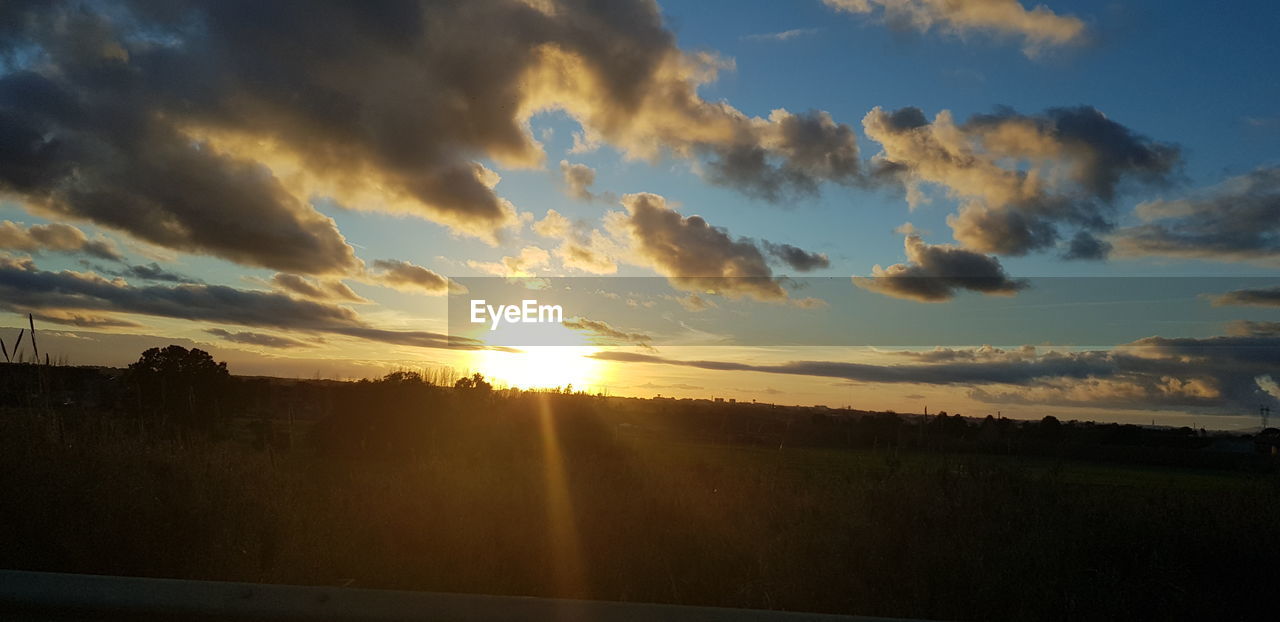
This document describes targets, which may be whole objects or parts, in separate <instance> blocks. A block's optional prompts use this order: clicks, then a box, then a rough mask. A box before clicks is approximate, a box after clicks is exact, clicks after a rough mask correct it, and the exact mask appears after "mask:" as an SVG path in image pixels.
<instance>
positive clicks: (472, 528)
mask: <svg viewBox="0 0 1280 622" xmlns="http://www.w3.org/2000/svg"><path fill="white" fill-rule="evenodd" d="M179 350H181V348H179V349H178V350H173V349H172V348H169V349H165V350H161V351H148V353H146V354H144V355H143V357H142V359H141V360H140V361H139V363H138V365H137V366H136V367H133V366H131V368H130V370H128V371H127V372H125V373H123V374H116V373H113V372H109V371H104V370H88V371H86V370H83V369H80V370H77V368H57V367H53V368H46V372H45V373H46V375H47V376H48V379H47V381H46V385H47V387H48V388H47V389H46V390H47V391H50V392H52V393H53V394H54V395H56V396H58V397H57V398H56V399H48V400H44V401H36V402H32V403H30V404H24V403H21V402H19V401H16V400H11V399H9V397H10V396H8V395H6V396H4V397H5V399H4V400H3V403H4V404H8V405H12V406H10V407H8V408H6V409H5V410H3V412H0V567H7V568H24V569H38V570H56V571H71V572H91V573H106V574H122V575H140V576H161V577H181V578H200V579H224V580H239V581H256V582H279V583H296V584H317V585H350V586H356V587H384V588H399V589H416V590H443V591H464V592H476V593H490V594H521V595H535V596H562V597H581V598H597V599H607V600H634V601H649V602H669V603H682V604H699V605H721V606H735V607H759V608H774V609H787V610H805V611H826V612H844V613H857V614H863V615H884V616H904V617H922V618H935V619H975V620H976V619H1010V620H1018V619H1071V620H1078V619H1117V618H1123V617H1129V616H1132V617H1138V618H1144V619H1145V618H1164V619H1185V618H1212V619H1247V618H1261V617H1269V614H1270V611H1269V610H1268V609H1267V607H1268V599H1267V598H1266V595H1267V594H1269V587H1270V582H1269V575H1268V574H1267V573H1266V572H1265V569H1266V568H1268V567H1269V564H1270V563H1271V560H1274V559H1275V558H1276V556H1277V554H1280V531H1278V530H1276V529H1275V524H1276V520H1277V518H1280V481H1278V480H1277V478H1276V476H1275V475H1274V474H1272V473H1271V472H1270V469H1271V468H1272V460H1271V459H1270V457H1268V456H1260V455H1255V454H1244V455H1237V456H1228V457H1222V456H1218V455H1217V454H1213V453H1212V452H1206V451H1205V450H1204V448H1205V447H1206V445H1207V444H1208V440H1207V439H1204V438H1203V437H1201V436H1200V435H1199V434H1198V433H1197V432H1195V431H1179V430H1163V431H1159V430H1147V429H1143V428H1133V427H1131V426H1104V425H1086V424H1078V423H1072V422H1059V421H1057V420H1053V421H1052V422H1050V421H1048V420H1046V421H1041V422H1034V423H1022V422H1015V421H1009V420H1000V419H988V420H985V421H982V422H974V421H969V420H966V419H964V418H962V417H959V416H954V415H951V416H941V415H940V416H937V417H930V418H929V419H928V420H927V421H924V420H919V419H917V418H909V417H903V416H897V415H893V414H888V413H856V412H848V411H819V410H814V409H790V408H780V407H773V406H770V405H764V404H719V403H714V402H709V401H705V400H702V401H699V400H690V401H679V400H635V399H621V398H606V397H600V396H591V395H584V394H574V393H571V392H543V393H534V392H522V391H514V390H498V389H494V388H493V387H491V386H490V384H489V383H488V382H487V381H485V380H484V378H483V377H481V376H478V375H473V376H465V377H461V378H455V377H452V375H450V374H447V373H439V372H437V373H433V374H422V373H418V372H409V371H405V372H397V373H394V374H390V375H388V376H387V377H385V378H383V379H380V380H376V381H362V382H356V383H344V382H323V381H283V380H277V379H260V378H257V379H251V378H236V377H229V376H226V375H225V368H221V367H219V366H218V365H217V364H216V363H215V364H213V365H212V366H211V365H210V363H211V362H212V361H211V359H206V357H205V356H202V354H203V353H195V352H189V351H181V352H180V351H179ZM197 352H198V351H197ZM33 367H34V366H30V365H25V366H24V365H9V366H4V367H2V368H0V369H3V370H4V371H3V374H0V376H2V377H0V380H2V381H3V382H4V384H3V385H0V386H4V387H6V388H12V387H14V386H17V385H19V384H21V383H22V382H23V380H22V378H23V376H22V374H24V373H26V372H28V371H30V370H31V368H33ZM88 387H92V391H90V389H89V388H88ZM184 395H185V396H187V399H185V400H184V399H183V396H184ZM192 396H194V397H192ZM1204 456H1210V457H1208V458H1206V457H1204ZM1209 467H1213V468H1209Z"/></svg>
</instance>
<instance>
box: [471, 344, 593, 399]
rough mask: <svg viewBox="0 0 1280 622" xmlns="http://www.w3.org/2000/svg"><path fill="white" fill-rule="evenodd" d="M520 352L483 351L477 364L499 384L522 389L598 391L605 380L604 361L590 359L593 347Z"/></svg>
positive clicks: (522, 349)
mask: <svg viewBox="0 0 1280 622" xmlns="http://www.w3.org/2000/svg"><path fill="white" fill-rule="evenodd" d="M520 350H521V351H520V352H504V351H501V350H482V351H479V352H477V353H476V360H475V365H476V367H477V368H478V370H479V371H480V373H482V374H484V375H485V377H486V378H489V379H491V380H494V381H496V382H497V384H506V385H508V386H512V387H516V388H520V389H550V388H555V387H564V386H567V385H573V388H574V390H580V391H591V392H596V391H598V390H600V386H601V383H602V381H603V380H604V378H603V370H602V365H601V362H600V361H598V360H596V359H593V358H590V357H591V355H592V354H595V353H596V352H597V351H598V348H595V347H592V346H529V347H525V348H521V349H520Z"/></svg>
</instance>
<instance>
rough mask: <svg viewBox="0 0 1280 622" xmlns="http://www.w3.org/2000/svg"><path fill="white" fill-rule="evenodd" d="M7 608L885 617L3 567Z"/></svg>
mask: <svg viewBox="0 0 1280 622" xmlns="http://www.w3.org/2000/svg"><path fill="white" fill-rule="evenodd" d="M0 618H2V619H4V620H14V621H36V620H40V621H44V620H103V621H106V620H136V619H149V620H155V619H162V620H164V619H168V620H255V621H263V622H268V621H276V620H326V621H338V622H355V621H360V622H400V621H405V620H441V621H448V622H481V621H489V620H503V621H512V622H552V621H554V622H585V621H588V620H611V621H613V620H617V621H633V620H634V621H639V620H645V621H648V620H669V621H672V622H695V621H696V622H722V621H723V622H729V621H733V622H836V621H845V622H850V621H861V622H872V621H874V620H881V621H885V620H887V619H886V618H866V617H857V616H838V615H824V614H812V613H792V612H782V611H761V610H752V609H726V608H718V607H683V606H677V605H655V604H642V603H620V602H603V601H590V600H560V599H549V598H526V597H518V596H482V595H473V594H444V593H437V592H403V591H394V590H366V589H350V588H331V587H304V586H296V585H263V584H257V583H230V582H222V581H187V580H179V579H146V578H136V577H111V576H98V575H83V574H63V573H52V572H26V571H14V570H0Z"/></svg>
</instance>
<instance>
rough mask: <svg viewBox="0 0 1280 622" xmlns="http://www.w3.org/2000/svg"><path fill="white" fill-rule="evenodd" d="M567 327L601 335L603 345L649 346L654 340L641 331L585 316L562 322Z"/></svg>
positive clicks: (593, 334) (595, 335) (594, 335)
mask: <svg viewBox="0 0 1280 622" xmlns="http://www.w3.org/2000/svg"><path fill="white" fill-rule="evenodd" d="M561 323H562V324H564V326H565V328H571V329H573V330H580V331H583V332H585V333H587V334H589V335H591V336H593V337H599V338H601V339H602V340H603V344H602V345H628V344H629V345H638V346H645V347H649V346H650V344H651V343H652V341H653V337H650V336H649V335H646V334H645V333H639V332H628V331H625V330H621V329H618V328H614V327H613V326H610V325H609V323H608V322H604V321H602V320H592V319H588V318H585V317H575V318H570V319H568V320H565V321H564V322H561Z"/></svg>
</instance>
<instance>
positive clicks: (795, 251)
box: [762, 240, 831, 272]
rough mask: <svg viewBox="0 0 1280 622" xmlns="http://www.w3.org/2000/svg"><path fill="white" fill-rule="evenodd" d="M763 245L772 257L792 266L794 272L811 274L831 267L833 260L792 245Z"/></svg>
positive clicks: (769, 243) (766, 242) (770, 243)
mask: <svg viewBox="0 0 1280 622" xmlns="http://www.w3.org/2000/svg"><path fill="white" fill-rule="evenodd" d="M762 245H763V246H764V249H765V250H766V251H767V252H768V253H769V254H770V255H771V256H773V257H775V258H777V259H778V260H780V261H781V262H782V263H784V264H786V265H788V266H790V267H791V269H792V270H796V271H799V272H810V271H813V270H817V269H819V268H829V267H831V260H830V259H827V256H826V254H824V253H814V252H810V251H806V250H804V249H802V248H797V247H795V246H792V245H790V244H774V243H773V242H769V241H767V240H766V241H764V242H763V243H762Z"/></svg>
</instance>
